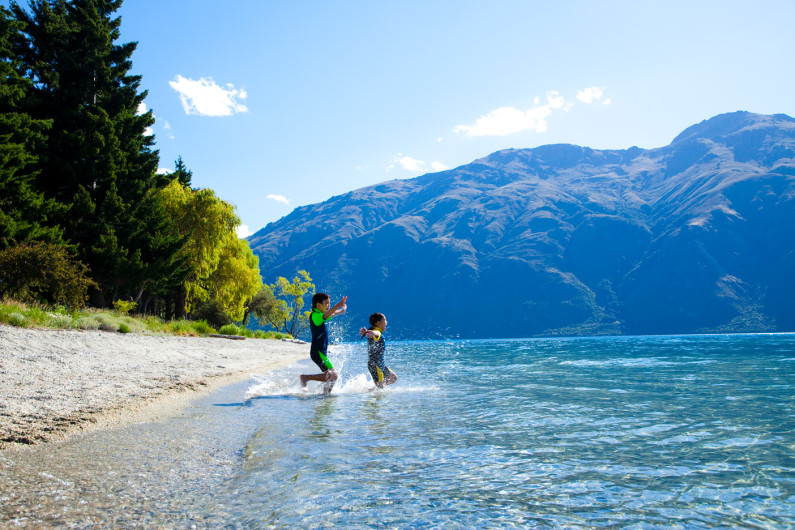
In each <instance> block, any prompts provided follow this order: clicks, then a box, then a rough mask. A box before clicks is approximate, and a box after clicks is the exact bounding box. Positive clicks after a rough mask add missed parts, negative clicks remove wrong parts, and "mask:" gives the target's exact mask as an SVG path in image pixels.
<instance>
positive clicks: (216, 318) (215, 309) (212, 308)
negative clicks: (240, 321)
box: [190, 300, 232, 329]
mask: <svg viewBox="0 0 795 530" xmlns="http://www.w3.org/2000/svg"><path fill="white" fill-rule="evenodd" d="M190 317H191V318H192V319H193V320H206V321H207V323H208V324H210V325H211V326H212V327H214V328H215V329H220V328H222V327H224V326H226V325H227V324H231V323H232V319H231V318H229V315H227V314H226V310H225V309H224V306H223V304H221V302H219V301H218V300H209V301H207V302H203V303H201V304H200V305H199V306H198V307H197V308H196V309H195V310H194V311H193V312H192V313H191V315H190Z"/></svg>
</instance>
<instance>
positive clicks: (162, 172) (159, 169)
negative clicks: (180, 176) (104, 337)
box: [155, 167, 172, 175]
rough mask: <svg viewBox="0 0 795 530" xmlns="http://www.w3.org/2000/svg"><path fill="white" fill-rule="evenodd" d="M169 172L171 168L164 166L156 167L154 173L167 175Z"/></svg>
mask: <svg viewBox="0 0 795 530" xmlns="http://www.w3.org/2000/svg"><path fill="white" fill-rule="evenodd" d="M171 172H172V170H170V169H168V168H165V167H161V168H158V169H157V171H155V173H157V174H158V175H168V174H169V173H171Z"/></svg>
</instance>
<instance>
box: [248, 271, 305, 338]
mask: <svg viewBox="0 0 795 530" xmlns="http://www.w3.org/2000/svg"><path fill="white" fill-rule="evenodd" d="M314 289H315V284H314V283H312V278H311V277H310V276H309V273H308V272H306V271H305V270H299V271H298V274H297V275H296V276H295V277H294V278H293V281H292V282H291V281H289V280H288V279H287V278H284V277H279V278H277V279H276V282H275V283H273V284H272V285H266V286H264V287H263V288H262V290H261V291H260V292H259V293H257V295H255V296H254V298H252V300H251V301H250V302H249V304H248V309H249V312H250V314H252V315H254V316H256V317H257V319H259V320H260V322H267V323H268V324H270V325H271V326H273V327H274V328H275V329H276V330H278V331H283V332H284V333H286V334H288V335H290V336H292V337H295V336H297V335H298V334H299V333H301V331H303V330H304V329H306V327H307V326H308V325H309V320H308V317H309V313H310V312H311V311H302V309H303V307H304V304H305V302H304V298H305V297H306V295H307V294H311V293H312V292H314Z"/></svg>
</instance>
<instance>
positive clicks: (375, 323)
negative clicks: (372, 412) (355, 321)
mask: <svg viewBox="0 0 795 530" xmlns="http://www.w3.org/2000/svg"><path fill="white" fill-rule="evenodd" d="M384 331H386V317H385V316H384V315H383V313H373V314H372V315H370V328H369V329H365V328H362V329H360V330H359V333H360V334H361V336H362V337H365V336H366V337H367V353H368V359H367V369H368V370H369V371H370V375H371V376H372V377H373V382H374V383H375V386H377V387H378V388H384V387H385V386H387V385H391V384H392V383H394V382H395V381H397V375H395V372H393V371H392V370H390V369H389V368H388V367H387V365H386V364H385V363H384V352H385V351H386V342H385V341H384Z"/></svg>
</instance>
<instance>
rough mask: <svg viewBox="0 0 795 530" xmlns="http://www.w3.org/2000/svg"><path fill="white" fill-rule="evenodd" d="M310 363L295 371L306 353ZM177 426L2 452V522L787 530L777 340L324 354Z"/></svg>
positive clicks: (794, 343) (790, 457)
mask: <svg viewBox="0 0 795 530" xmlns="http://www.w3.org/2000/svg"><path fill="white" fill-rule="evenodd" d="M307 356H308V355H307ZM331 358H332V361H334V363H335V365H336V366H337V368H338V369H339V371H340V372H341V379H340V381H339V382H338V384H337V386H336V387H335V389H334V392H333V393H332V396H331V397H324V396H323V395H322V393H321V392H320V386H319V385H317V386H311V385H314V384H313V383H310V389H309V392H308V393H307V394H302V393H301V392H300V390H299V386H298V374H299V373H300V372H302V371H306V372H311V371H315V370H314V369H313V368H312V366H313V365H310V364H309V362H308V361H307V362H306V363H303V362H302V363H300V364H299V365H298V366H294V367H291V368H290V369H286V370H281V371H278V372H274V373H272V374H269V375H268V376H264V377H258V378H257V379H256V380H252V381H248V382H246V383H244V384H238V385H232V386H230V387H226V388H224V389H222V390H221V391H219V392H217V393H216V394H214V395H212V396H210V397H209V398H205V399H201V400H198V401H196V402H195V403H194V404H193V405H192V406H191V407H190V408H189V410H188V411H187V412H186V414H184V415H183V416H181V417H179V418H174V419H171V420H169V421H166V422H162V423H147V424H140V425H134V426H130V427H126V428H122V429H115V430H110V431H104V432H98V433H93V434H90V435H85V436H80V437H78V438H76V439H73V440H72V441H70V442H67V443H61V444H49V445H46V446H40V447H36V448H34V449H33V450H31V451H22V452H19V453H11V452H8V453H6V454H2V455H0V526H21V527H26V526H29V527H38V526H72V527H77V528H82V527H91V526H96V525H99V526H112V525H113V526H136V525H140V526H147V527H151V526H156V527H190V526H192V525H195V526H196V527H197V528H204V527H224V528H269V527H290V528H293V527H300V528H322V527H332V526H340V527H348V528H366V527H376V528H378V527H384V528H387V527H388V528H405V527H411V528H459V527H460V528H470V527H478V528H500V527H522V528H527V527H538V528H553V527H567V528H580V527H581V528H592V527H622V528H671V527H680V528H715V527H724V528H784V527H793V526H795V335H791V334H783V335H719V336H670V337H609V338H574V339H532V340H525V339H523V340H499V341H498V340H494V341H451V342H400V343H399V342H390V343H388V349H387V364H388V365H389V366H390V367H391V368H392V369H393V370H394V371H395V372H396V373H397V374H398V376H399V378H400V379H399V381H398V382H397V383H396V384H395V385H394V386H392V387H389V388H388V389H386V390H384V391H374V392H371V391H369V390H368V389H369V387H370V386H371V383H370V382H369V381H368V378H369V376H366V375H365V374H366V345H365V344H364V343H362V342H359V343H352V344H344V345H341V346H337V347H336V348H335V349H333V350H332V352H331Z"/></svg>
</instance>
